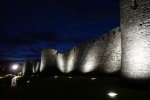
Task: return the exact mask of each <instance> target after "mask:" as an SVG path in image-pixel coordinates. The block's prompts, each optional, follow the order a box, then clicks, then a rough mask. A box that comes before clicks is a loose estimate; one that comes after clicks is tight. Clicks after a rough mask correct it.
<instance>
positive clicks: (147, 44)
mask: <svg viewBox="0 0 150 100" xmlns="http://www.w3.org/2000/svg"><path fill="white" fill-rule="evenodd" d="M39 71H40V73H45V74H46V73H47V74H53V73H62V74H77V73H78V74H93V75H94V74H95V75H100V74H115V73H118V72H119V73H120V74H121V75H122V76H124V77H126V78H130V79H150V0H120V27H118V28H115V29H113V30H111V31H110V32H109V33H107V34H104V35H103V36H101V37H98V38H96V39H94V40H91V41H89V42H86V43H83V44H80V45H78V46H76V47H74V48H72V49H70V50H68V51H66V52H64V53H58V52H57V50H53V49H44V50H43V51H42V57H41V65H40V68H39Z"/></svg>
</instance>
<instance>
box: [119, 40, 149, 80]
mask: <svg viewBox="0 0 150 100" xmlns="http://www.w3.org/2000/svg"><path fill="white" fill-rule="evenodd" d="M144 46H145V43H144V41H142V40H141V41H140V40H139V42H138V41H137V42H134V43H132V46H131V47H130V48H132V49H129V51H128V56H126V60H127V62H126V65H127V66H126V67H123V68H122V72H123V74H124V75H125V76H127V77H129V78H135V79H145V78H148V77H150V67H149V66H148V65H149V60H148V59H147V58H148V57H147V56H148V54H149V53H148V52H147V51H145V48H144Z"/></svg>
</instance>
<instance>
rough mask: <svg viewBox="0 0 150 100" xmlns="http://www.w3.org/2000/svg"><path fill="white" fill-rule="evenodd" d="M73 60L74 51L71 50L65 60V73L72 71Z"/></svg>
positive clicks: (74, 57)
mask: <svg viewBox="0 0 150 100" xmlns="http://www.w3.org/2000/svg"><path fill="white" fill-rule="evenodd" d="M75 59H76V54H75V52H74V50H72V51H71V52H70V54H69V56H68V59H67V65H66V67H67V68H66V70H65V72H66V73H69V72H71V71H72V70H73V69H74V64H75Z"/></svg>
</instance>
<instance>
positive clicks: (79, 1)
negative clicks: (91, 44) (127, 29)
mask: <svg viewBox="0 0 150 100" xmlns="http://www.w3.org/2000/svg"><path fill="white" fill-rule="evenodd" d="M0 13H1V15H0V60H31V59H40V56H41V50H42V48H53V49H57V50H58V51H59V52H64V51H66V50H67V49H70V48H72V47H74V46H75V45H78V44H80V43H82V42H85V41H88V40H90V39H93V38H96V37H97V36H100V35H102V34H104V33H106V32H108V31H109V30H111V29H113V28H115V27H118V26H119V16H120V14H119V0H0Z"/></svg>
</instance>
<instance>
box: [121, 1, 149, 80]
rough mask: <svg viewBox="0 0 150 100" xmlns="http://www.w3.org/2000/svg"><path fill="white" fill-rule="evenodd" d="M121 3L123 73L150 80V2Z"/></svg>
mask: <svg viewBox="0 0 150 100" xmlns="http://www.w3.org/2000/svg"><path fill="white" fill-rule="evenodd" d="M120 1H121V6H120V7H121V32H122V38H121V39H122V73H123V75H124V76H126V77H128V78H134V79H136V78H137V79H140V78H141V79H144V78H150V0H120Z"/></svg>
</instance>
